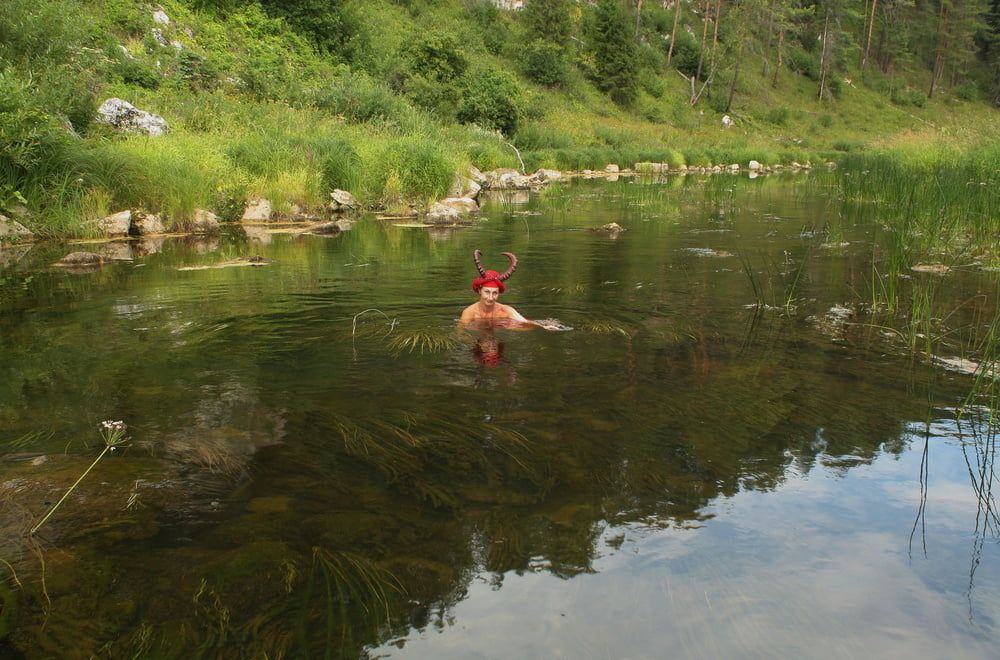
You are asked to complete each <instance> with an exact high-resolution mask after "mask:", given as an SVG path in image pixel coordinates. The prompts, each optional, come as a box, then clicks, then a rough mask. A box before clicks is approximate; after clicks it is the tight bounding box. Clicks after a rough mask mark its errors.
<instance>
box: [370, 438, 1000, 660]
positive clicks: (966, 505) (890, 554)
mask: <svg viewBox="0 0 1000 660" xmlns="http://www.w3.org/2000/svg"><path fill="white" fill-rule="evenodd" d="M912 430H913V431H916V432H918V433H919V431H920V427H919V425H917V426H914V427H913V429H912ZM946 431H952V432H953V431H954V423H953V422H950V421H948V420H939V421H938V422H935V424H933V425H932V431H931V435H932V437H931V439H930V445H929V448H928V459H929V460H928V466H929V480H928V495H927V506H926V519H925V521H924V522H925V525H926V546H927V554H926V556H924V554H923V550H922V540H921V528H920V526H919V525H918V527H917V531H916V534H915V535H914V538H913V544H912V557H911V554H910V552H909V547H910V542H909V539H910V533H911V529H912V524H913V521H914V518H915V515H916V513H917V511H918V507H919V503H920V484H919V481H918V478H919V474H920V463H921V450H922V448H923V435H922V433H920V434H917V433H915V434H914V435H912V436H911V437H910V438H909V440H910V442H911V443H912V444H911V449H910V450H909V451H907V452H905V453H904V454H903V455H901V456H895V455H891V454H882V455H880V456H879V457H878V458H877V459H876V460H875V461H874V463H873V464H872V465H861V466H857V467H854V468H852V469H851V470H850V471H848V472H847V473H846V475H845V474H843V473H842V471H841V470H838V469H831V468H829V467H817V468H815V469H814V470H813V471H812V472H811V473H809V474H805V475H801V474H789V475H787V480H786V482H785V483H783V484H782V485H781V486H780V487H779V488H778V489H777V490H775V491H771V492H762V491H743V492H740V493H738V494H737V495H736V496H734V497H731V498H724V499H720V500H717V501H716V502H714V503H713V504H712V505H711V506H710V508H709V510H708V511H707V513H709V514H714V517H713V518H711V519H710V520H708V521H706V522H705V523H703V524H702V526H701V527H699V528H692V529H676V528H665V529H664V528H657V527H650V526H637V525H630V526H629V525H627V526H621V527H611V528H607V529H605V530H604V532H603V534H602V535H601V538H600V540H599V542H598V543H599V550H598V558H597V559H596V560H595V561H594V564H593V566H594V569H595V571H596V573H594V574H583V575H579V576H576V577H574V578H572V579H562V578H559V577H556V576H553V575H552V574H550V573H548V572H537V573H525V574H521V575H518V574H516V573H508V574H506V575H505V576H504V579H503V582H502V586H500V587H499V588H498V587H496V586H495V580H491V576H489V575H487V574H484V575H480V577H479V578H478V579H476V580H474V581H473V582H472V583H471V584H470V586H469V590H468V594H467V596H466V598H465V599H464V600H463V601H461V602H460V603H459V604H458V605H457V606H456V607H455V608H454V609H453V610H452V611H449V612H447V613H446V614H445V616H444V623H443V624H441V623H440V621H439V622H438V625H434V624H432V625H431V626H429V627H428V628H426V629H424V630H420V631H412V632H411V634H410V635H408V636H406V637H404V638H401V639H399V640H396V643H397V644H399V643H401V642H402V643H403V646H402V648H398V647H396V646H392V645H387V646H384V647H382V648H380V649H378V651H377V653H378V654H385V655H391V656H392V657H417V658H477V657H490V658H513V657H538V658H542V657H565V658H591V657H602V658H603V657H607V658H652V657H744V658H745V657H759V658H764V657H937V658H943V657H988V656H991V655H993V654H994V652H995V648H994V646H993V643H994V641H995V640H994V639H993V633H994V632H995V621H996V618H997V616H998V615H1000V595H998V592H997V587H998V586H1000V571H998V569H997V560H998V559H1000V546H998V544H997V542H996V539H995V538H990V537H987V538H986V542H985V543H984V544H983V545H982V557H981V563H980V564H979V565H978V568H977V569H976V572H975V576H974V586H973V589H972V591H971V596H970V592H969V581H970V576H969V573H970V567H971V564H972V560H973V552H974V550H975V548H976V537H975V534H974V532H975V530H976V527H977V523H976V511H977V506H976V498H975V492H974V490H973V488H972V486H971V485H970V482H969V474H968V468H967V466H966V462H965V458H963V454H962V451H961V446H960V443H959V442H958V441H957V440H956V439H955V437H954V435H952V437H951V438H946V437H944V433H945V432H946ZM966 450H967V452H968V453H969V457H970V461H972V462H973V465H974V464H975V456H974V449H973V448H972V447H967V448H966ZM821 464H822V463H821ZM979 524H980V528H981V527H982V523H981V522H980V523H979ZM622 537H624V541H623V542H622ZM619 543H620V545H619ZM616 546H617V547H616ZM970 604H971V605H970ZM970 607H971V618H970Z"/></svg>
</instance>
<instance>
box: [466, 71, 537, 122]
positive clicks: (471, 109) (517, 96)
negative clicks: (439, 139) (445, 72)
mask: <svg viewBox="0 0 1000 660" xmlns="http://www.w3.org/2000/svg"><path fill="white" fill-rule="evenodd" d="M521 103H522V99H521V89H520V88H519V87H518V85H517V81H515V80H514V78H513V77H512V76H510V75H509V74H507V73H505V72H503V71H500V70H499V69H493V68H487V69H483V70H481V71H479V72H478V73H476V74H470V75H467V76H465V78H464V79H463V81H462V101H461V104H460V105H459V108H458V115H457V116H458V120H459V121H460V122H462V123H463V124H476V125H477V126H480V127H481V128H485V129H489V130H497V131H500V132H501V133H503V134H504V135H513V134H514V133H515V132H516V131H517V124H518V121H519V119H520V113H521Z"/></svg>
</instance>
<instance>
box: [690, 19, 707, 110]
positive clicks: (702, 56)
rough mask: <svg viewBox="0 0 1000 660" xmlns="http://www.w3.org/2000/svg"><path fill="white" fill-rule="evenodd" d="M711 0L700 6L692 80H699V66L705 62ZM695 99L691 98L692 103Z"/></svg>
mask: <svg viewBox="0 0 1000 660" xmlns="http://www.w3.org/2000/svg"><path fill="white" fill-rule="evenodd" d="M710 2H711V0H705V3H704V4H703V5H702V8H701V48H699V49H698V70H697V71H696V72H695V74H694V81H695V82H696V83H697V82H698V81H700V80H701V66H702V64H704V63H705V42H706V41H708V10H709V8H710V7H711V5H710V4H709V3H710ZM694 101H695V99H691V102H692V103H694Z"/></svg>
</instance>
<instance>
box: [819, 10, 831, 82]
mask: <svg viewBox="0 0 1000 660" xmlns="http://www.w3.org/2000/svg"><path fill="white" fill-rule="evenodd" d="M829 42H830V9H829V7H828V8H827V10H826V18H824V19H823V50H822V51H820V55H819V100H820V101H822V100H823V93H824V92H825V91H826V75H827V73H826V70H827V68H828V67H829V62H828V61H827V59H828V58H827V55H828V53H829V51H830V48H829Z"/></svg>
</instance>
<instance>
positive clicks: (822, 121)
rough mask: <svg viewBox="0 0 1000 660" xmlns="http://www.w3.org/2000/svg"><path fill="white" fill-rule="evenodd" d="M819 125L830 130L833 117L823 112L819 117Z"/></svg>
mask: <svg viewBox="0 0 1000 660" xmlns="http://www.w3.org/2000/svg"><path fill="white" fill-rule="evenodd" d="M819 125H820V126H822V127H823V128H830V127H831V126H833V115H831V114H830V113H828V112H824V113H823V114H821V115H820V116H819Z"/></svg>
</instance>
